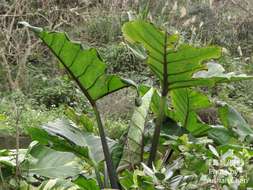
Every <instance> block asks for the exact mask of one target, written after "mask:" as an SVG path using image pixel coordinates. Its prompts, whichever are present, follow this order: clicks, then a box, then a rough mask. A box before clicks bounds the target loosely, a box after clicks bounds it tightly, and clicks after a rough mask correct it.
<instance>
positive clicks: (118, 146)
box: [21, 20, 253, 190]
mask: <svg viewBox="0 0 253 190" xmlns="http://www.w3.org/2000/svg"><path fill="white" fill-rule="evenodd" d="M21 24H23V25H25V26H27V27H29V28H30V29H31V30H32V31H34V32H35V34H36V35H37V36H38V37H39V38H40V39H41V40H42V41H43V42H44V44H45V45H47V46H48V48H49V49H50V50H51V51H52V53H53V54H54V55H55V56H56V57H57V58H58V59H59V61H60V62H61V63H62V64H63V65H64V67H65V69H66V70H67V71H68V73H69V74H70V76H71V77H72V78H73V80H74V81H75V82H76V83H77V84H78V86H79V87H80V89H81V91H82V92H83V94H84V95H85V96H86V98H87V99H88V101H89V103H90V104H91V106H92V108H93V111H94V115H95V117H96V121H97V125H96V126H97V127H98V130H99V135H100V137H97V136H94V134H93V132H92V130H89V131H88V130H87V129H86V130H84V129H80V128H78V127H77V126H76V125H74V124H73V123H72V122H69V121H61V120H58V121H55V122H51V123H48V124H46V125H43V126H41V127H39V128H31V129H30V130H29V133H30V135H31V136H32V138H33V139H35V140H37V141H39V143H40V144H42V145H47V146H50V148H52V149H55V150H56V151H65V152H71V153H74V154H75V155H76V156H77V157H79V158H81V159H82V160H83V162H84V165H85V166H89V169H87V167H85V172H84V173H82V172H81V173H80V174H79V175H78V176H70V179H71V180H68V182H70V185H73V183H74V184H75V185H78V186H79V187H80V188H81V189H91V188H93V189H94V188H95V189H96V188H97V187H99V188H100V189H103V188H108V187H111V188H114V189H136V190H137V189H145V190H146V189H213V188H215V189H222V188H225V189H226V188H229V187H234V188H242V189H243V188H244V189H245V188H247V187H252V176H250V175H251V173H250V172H249V171H250V170H249V169H250V167H252V166H251V164H250V157H252V154H253V153H252V150H251V149H250V144H251V143H252V129H251V128H250V126H249V125H248V124H247V123H246V122H245V121H244V120H243V118H242V117H241V116H240V114H239V113H238V112H236V111H235V109H234V108H231V107H230V106H229V105H227V104H225V103H220V102H212V101H211V100H209V98H208V97H207V96H206V95H204V94H202V93H200V92H198V91H196V90H195V89H194V88H195V87H197V86H211V87H212V86H214V85H216V84H217V83H228V82H233V81H239V80H246V79H252V78H253V77H252V76H246V75H243V74H239V75H237V74H235V73H232V72H231V73H225V71H224V69H223V67H222V66H221V65H219V64H218V63H216V62H214V60H215V59H218V58H219V57H220V56H221V53H222V52H221V48H220V47H217V46H207V47H194V46H190V45H188V44H182V43H181V42H180V40H179V38H180V36H179V35H178V34H169V33H168V32H167V31H166V30H163V29H160V28H157V27H156V26H155V25H153V24H151V23H149V22H146V21H142V20H134V21H131V22H127V23H125V24H124V26H123V29H122V31H123V35H124V37H125V39H126V43H127V45H128V46H129V48H130V49H131V50H132V51H133V53H135V54H137V55H138V57H139V58H142V59H145V60H146V63H147V65H148V67H149V68H150V69H151V71H152V72H153V73H154V74H155V76H156V77H157V78H158V79H159V81H160V87H159V88H156V87H150V86H145V85H139V86H137V85H136V84H135V83H134V82H133V81H131V80H129V79H123V78H121V77H119V76H117V75H108V74H107V73H106V65H105V63H104V62H103V60H102V59H101V58H100V56H99V54H98V52H97V51H96V49H94V48H87V49H84V48H83V47H82V46H81V45H80V44H78V43H76V42H73V41H71V40H70V39H69V38H68V37H67V35H66V34H65V33H63V32H50V31H46V30H44V29H42V28H38V27H34V26H30V25H29V24H28V23H25V22H22V23H21ZM130 86H133V87H135V88H136V90H137V94H138V97H137V99H136V108H135V111H134V113H133V117H132V119H131V122H130V126H129V129H128V133H127V134H126V135H125V136H123V137H122V138H120V139H119V140H116V141H114V140H111V139H108V138H107V137H106V136H105V132H104V126H103V122H102V120H101V117H100V112H99V110H98V109H97V106H96V101H97V100H98V99H100V98H102V97H104V96H106V95H108V94H110V93H112V92H115V91H117V90H120V89H122V88H125V87H130ZM209 107H214V108H216V110H217V112H218V113H219V114H218V115H219V120H220V122H219V125H215V126H213V125H210V124H208V123H205V122H204V121H202V120H201V118H200V117H199V116H198V111H199V110H201V109H205V108H209ZM148 119H151V120H150V121H149V122H147V120H148ZM83 124H84V125H85V122H84V123H83ZM87 125H89V126H91V123H90V122H88V123H87ZM89 128H90V127H89ZM91 128H92V127H91ZM100 140H101V141H100ZM94 146H95V147H94ZM102 152H103V154H102ZM95 155H99V156H95ZM28 160H29V159H28ZM103 161H105V162H104V163H105V164H103ZM116 168H117V169H116ZM116 170H117V171H116ZM213 170H215V171H219V172H220V173H214V172H213ZM87 171H90V173H87ZM28 172H29V171H28ZM39 175H43V174H39ZM81 176H85V178H84V179H82V181H79V182H77V181H78V179H80V178H81ZM236 177H241V178H242V179H245V180H244V181H239V183H238V180H237V181H236V180H235V178H236ZM90 178H92V179H96V182H97V183H95V184H94V181H93V180H91V181H89V180H88V179H90ZM107 179H109V180H107ZM49 182H50V180H49ZM56 182H57V181H55V184H58V183H60V181H58V182H57V183H56ZM45 183H47V182H45ZM89 184H90V185H91V186H89V187H88V185H89ZM82 185H86V186H85V187H82ZM92 185H95V186H96V187H93V186H92Z"/></svg>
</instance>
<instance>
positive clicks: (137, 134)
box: [119, 88, 154, 167]
mask: <svg viewBox="0 0 253 190" xmlns="http://www.w3.org/2000/svg"><path fill="white" fill-rule="evenodd" d="M153 93H154V89H153V88H150V89H149V90H148V91H147V92H146V94H144V96H143V97H142V104H141V106H139V107H136V109H135V110H134V113H133V116H132V119H131V123H130V128H129V131H128V136H127V140H126V144H125V147H124V151H123V156H122V159H121V161H120V164H119V166H120V167H122V166H125V165H130V166H133V165H135V164H137V163H139V162H140V161H141V158H142V154H141V152H142V148H143V145H142V140H143V133H144V127H145V121H146V117H147V115H148V111H149V107H150V103H151V100H152V96H153Z"/></svg>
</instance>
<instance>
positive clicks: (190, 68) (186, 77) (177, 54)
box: [123, 20, 252, 167]
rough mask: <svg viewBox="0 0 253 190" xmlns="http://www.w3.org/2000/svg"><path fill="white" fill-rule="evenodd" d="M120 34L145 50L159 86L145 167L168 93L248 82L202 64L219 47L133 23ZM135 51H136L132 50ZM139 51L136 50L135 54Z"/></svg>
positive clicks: (216, 66) (153, 148)
mask: <svg viewBox="0 0 253 190" xmlns="http://www.w3.org/2000/svg"><path fill="white" fill-rule="evenodd" d="M123 35H124V37H125V38H126V40H127V41H128V42H130V43H131V44H134V46H132V47H139V44H141V45H143V46H144V48H145V49H146V50H147V54H148V58H147V64H148V66H149V67H150V69H151V70H152V71H153V73H154V74H155V75H156V76H157V77H158V78H159V80H160V83H161V99H160V110H159V111H160V112H159V113H158V116H157V120H156V124H155V131H154V136H153V140H152V146H151V152H150V157H149V161H148V166H150V167H151V166H152V162H153V161H154V160H155V157H156V152H157V147H158V142H159V136H160V130H161V125H162V122H163V121H164V119H165V113H164V110H165V109H162V108H164V106H166V102H167V95H168V92H169V91H173V90H176V89H179V88H188V87H194V86H214V85H215V84H216V83H221V82H231V81H237V80H243V79H250V78H252V77H247V76H245V75H235V74H234V73H228V74H224V73H223V72H224V69H223V67H222V66H221V65H219V64H217V63H214V62H209V63H207V64H204V63H203V62H204V61H206V60H210V59H217V58H219V57H220V56H221V52H222V51H221V48H219V47H216V46H209V47H203V48H197V47H193V46H189V45H187V44H179V36H178V35H176V34H172V35H170V34H168V32H167V31H166V30H165V31H162V30H160V29H158V28H156V27H155V26H154V25H153V24H151V23H148V22H145V21H142V20H137V21H132V22H128V23H126V24H125V25H124V26H123ZM136 52H137V51H136ZM138 52H140V51H138Z"/></svg>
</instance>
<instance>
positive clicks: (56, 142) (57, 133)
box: [28, 119, 115, 163]
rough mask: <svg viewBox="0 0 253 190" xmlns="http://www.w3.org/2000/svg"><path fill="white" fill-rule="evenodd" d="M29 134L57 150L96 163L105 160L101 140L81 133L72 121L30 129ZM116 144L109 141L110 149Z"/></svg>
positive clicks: (57, 121)
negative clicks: (71, 153)
mask: <svg viewBox="0 0 253 190" xmlns="http://www.w3.org/2000/svg"><path fill="white" fill-rule="evenodd" d="M28 132H29V134H30V135H31V136H32V138H33V139H34V140H37V141H39V142H40V143H42V144H46V145H51V146H52V147H53V148H55V149H57V150H63V151H68V152H73V153H75V154H77V155H81V156H83V157H85V158H87V159H91V160H92V161H93V162H95V163H99V162H100V161H102V160H103V159H104V155H103V149H102V145H101V141H100V138H99V137H97V136H94V135H92V134H90V133H85V132H84V131H81V130H80V129H79V128H77V127H76V126H75V125H74V123H72V122H70V121H67V120H59V119H58V120H56V121H54V122H49V123H48V124H46V125H43V126H41V127H40V128H29V129H28ZM114 144H115V142H114V141H113V140H111V139H108V145H109V147H112V146H113V145H114Z"/></svg>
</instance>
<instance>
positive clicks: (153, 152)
mask: <svg viewBox="0 0 253 190" xmlns="http://www.w3.org/2000/svg"><path fill="white" fill-rule="evenodd" d="M167 37H168V33H167V32H165V36H164V48H163V81H162V97H161V100H160V111H159V114H158V117H157V120H156V123H155V131H154V136H153V139H152V145H151V150H150V156H149V160H148V166H149V167H152V163H153V162H154V161H155V158H156V152H157V148H158V144H159V138H160V131H161V125H162V123H163V120H164V115H165V114H164V107H165V105H166V101H167V94H168V89H169V81H168V64H167Z"/></svg>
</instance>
